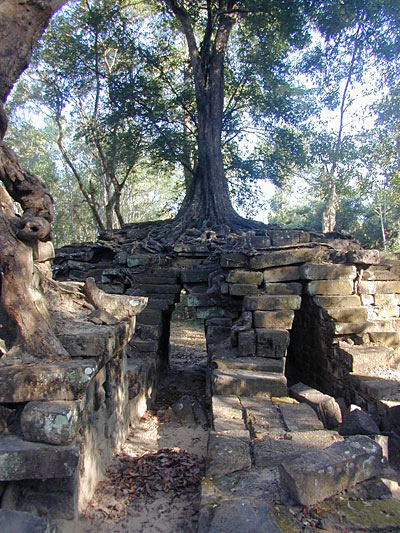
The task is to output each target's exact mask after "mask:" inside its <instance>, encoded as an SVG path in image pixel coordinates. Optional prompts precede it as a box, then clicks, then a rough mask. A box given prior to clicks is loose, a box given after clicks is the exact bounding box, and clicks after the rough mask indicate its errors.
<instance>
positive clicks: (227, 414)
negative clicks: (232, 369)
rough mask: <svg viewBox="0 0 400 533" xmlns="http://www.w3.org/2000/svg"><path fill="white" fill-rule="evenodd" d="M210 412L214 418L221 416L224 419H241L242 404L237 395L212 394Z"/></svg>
mask: <svg viewBox="0 0 400 533" xmlns="http://www.w3.org/2000/svg"><path fill="white" fill-rule="evenodd" d="M212 414H213V418H214V420H215V419H216V418H222V419H226V420H231V419H234V420H237V419H239V420H243V418H242V406H241V405H240V402H239V398H238V397H237V396H228V395H226V396H213V397H212Z"/></svg>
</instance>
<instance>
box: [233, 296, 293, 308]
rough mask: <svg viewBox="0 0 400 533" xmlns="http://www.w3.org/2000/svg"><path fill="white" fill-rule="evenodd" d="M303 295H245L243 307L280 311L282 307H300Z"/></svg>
mask: <svg viewBox="0 0 400 533" xmlns="http://www.w3.org/2000/svg"><path fill="white" fill-rule="evenodd" d="M300 305H301V297H300V296H291V295H281V296H269V295H262V296H245V298H244V300H243V309H246V310H247V311H278V310H280V309H300Z"/></svg>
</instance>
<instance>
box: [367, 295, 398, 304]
mask: <svg viewBox="0 0 400 533" xmlns="http://www.w3.org/2000/svg"><path fill="white" fill-rule="evenodd" d="M368 296H370V295H363V297H364V298H367V297H368ZM372 298H373V300H372V301H371V302H370V303H371V304H375V305H379V306H390V307H391V306H398V303H399V302H398V296H396V295H395V294H374V295H373V296H372Z"/></svg>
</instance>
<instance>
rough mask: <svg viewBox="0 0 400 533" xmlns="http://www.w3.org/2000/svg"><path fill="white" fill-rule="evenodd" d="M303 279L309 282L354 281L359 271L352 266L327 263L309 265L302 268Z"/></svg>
mask: <svg viewBox="0 0 400 533" xmlns="http://www.w3.org/2000/svg"><path fill="white" fill-rule="evenodd" d="M300 272H301V277H302V279H308V280H329V279H336V280H352V281H353V280H354V279H355V278H356V276H357V269H356V267H355V266H352V265H335V264H327V263H307V264H305V265H301V267H300Z"/></svg>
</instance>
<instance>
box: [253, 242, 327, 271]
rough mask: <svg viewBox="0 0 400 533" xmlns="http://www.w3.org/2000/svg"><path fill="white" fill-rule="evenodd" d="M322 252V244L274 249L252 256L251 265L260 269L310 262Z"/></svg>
mask: <svg viewBox="0 0 400 533" xmlns="http://www.w3.org/2000/svg"><path fill="white" fill-rule="evenodd" d="M321 253H323V252H322V248H321V247H320V246H315V247H312V248H311V247H310V248H306V247H303V248H292V249H290V250H273V251H269V252H268V253H265V254H259V255H254V256H252V257H250V267H251V268H254V269H256V270H260V269H263V268H269V267H276V266H285V265H296V264H298V263H308V262H310V261H313V260H314V259H316V258H317V257H319V256H320V255H321Z"/></svg>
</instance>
